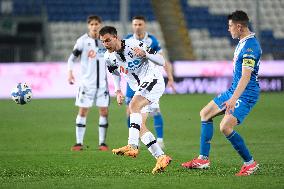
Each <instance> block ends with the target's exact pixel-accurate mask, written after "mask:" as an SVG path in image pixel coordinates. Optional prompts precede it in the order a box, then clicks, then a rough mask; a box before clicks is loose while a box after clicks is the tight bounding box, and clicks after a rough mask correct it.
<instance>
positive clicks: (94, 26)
mask: <svg viewBox="0 0 284 189" xmlns="http://www.w3.org/2000/svg"><path fill="white" fill-rule="evenodd" d="M88 29H89V32H90V34H91V35H96V34H97V33H98V32H99V30H100V29H101V23H100V22H98V21H97V20H92V21H91V22H90V23H88Z"/></svg>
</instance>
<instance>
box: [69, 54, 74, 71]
mask: <svg viewBox="0 0 284 189" xmlns="http://www.w3.org/2000/svg"><path fill="white" fill-rule="evenodd" d="M75 59H76V56H74V55H73V53H72V54H71V55H70V56H69V58H68V62H67V68H68V71H71V70H73V66H74V61H75Z"/></svg>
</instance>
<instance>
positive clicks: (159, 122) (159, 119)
mask: <svg viewBox="0 0 284 189" xmlns="http://www.w3.org/2000/svg"><path fill="white" fill-rule="evenodd" d="M151 115H153V118H154V128H155V131H156V136H157V142H158V144H159V145H160V147H161V148H164V147H165V144H164V121H163V116H162V114H161V111H160V108H159V105H158V106H157V108H154V110H153V112H152V113H151Z"/></svg>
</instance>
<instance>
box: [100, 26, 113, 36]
mask: <svg viewBox="0 0 284 189" xmlns="http://www.w3.org/2000/svg"><path fill="white" fill-rule="evenodd" d="M99 34H100V36H103V35H105V34H111V35H115V36H117V30H116V28H115V27H113V26H104V27H102V28H101V29H100V32H99Z"/></svg>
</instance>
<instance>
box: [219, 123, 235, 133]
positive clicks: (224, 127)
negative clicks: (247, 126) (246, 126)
mask: <svg viewBox="0 0 284 189" xmlns="http://www.w3.org/2000/svg"><path fill="white" fill-rule="evenodd" d="M232 131H233V129H232V128H231V127H230V126H227V125H226V124H224V123H222V122H221V123H220V132H221V133H223V134H224V135H225V136H228V135H230V134H231V133H232Z"/></svg>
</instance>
